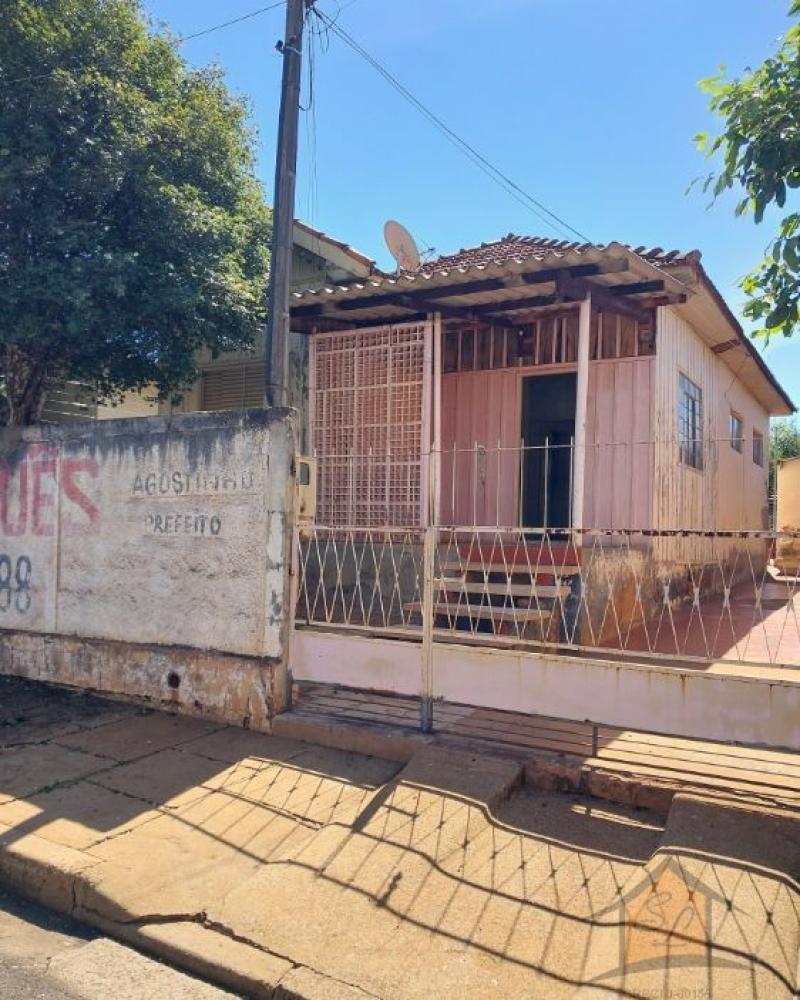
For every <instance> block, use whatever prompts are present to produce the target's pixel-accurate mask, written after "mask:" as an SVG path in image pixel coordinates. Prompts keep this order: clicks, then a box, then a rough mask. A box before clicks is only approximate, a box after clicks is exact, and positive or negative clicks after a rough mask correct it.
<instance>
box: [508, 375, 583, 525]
mask: <svg viewBox="0 0 800 1000" xmlns="http://www.w3.org/2000/svg"><path fill="white" fill-rule="evenodd" d="M576 384H577V376H576V375H575V374H574V373H570V374H567V375H532V376H530V377H528V378H525V379H523V382H522V440H523V442H524V445H525V457H524V461H523V463H522V511H521V514H522V517H521V522H522V525H523V527H531V528H556V529H561V528H569V527H570V519H571V511H572V505H571V491H572V461H573V457H572V452H573V449H572V444H573V440H574V435H575V391H576Z"/></svg>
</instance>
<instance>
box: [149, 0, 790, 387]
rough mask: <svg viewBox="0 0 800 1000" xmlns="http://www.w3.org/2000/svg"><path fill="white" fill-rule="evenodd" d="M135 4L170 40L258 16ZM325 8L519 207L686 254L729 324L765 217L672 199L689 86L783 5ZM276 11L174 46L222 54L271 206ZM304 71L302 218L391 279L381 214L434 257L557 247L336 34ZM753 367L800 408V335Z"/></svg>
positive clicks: (623, 1)
mask: <svg viewBox="0 0 800 1000" xmlns="http://www.w3.org/2000/svg"><path fill="white" fill-rule="evenodd" d="M145 3H146V5H147V9H148V10H149V11H150V13H151V14H152V16H153V17H154V18H155V19H156V20H158V21H163V22H165V23H166V24H168V25H169V26H170V27H171V28H172V30H173V31H174V32H176V33H177V34H189V33H192V32H194V31H198V30H201V29H202V28H205V27H207V26H209V25H213V24H215V23H218V22H219V21H221V20H225V19H227V18H233V17H236V16H238V15H240V14H244V13H247V12H249V11H251V10H253V9H255V8H257V7H259V6H266V2H265V0H228V2H227V3H225V4H220V3H219V0H145ZM339 4H341V14H340V20H339V23H340V24H341V25H342V27H344V28H345V29H346V30H347V31H348V32H349V33H350V34H352V35H353V36H354V37H355V38H356V39H357V40H358V41H359V42H360V43H361V44H362V45H363V46H364V47H365V48H366V49H368V50H369V51H370V53H371V54H372V55H374V56H375V57H376V58H377V59H378V60H379V61H380V62H381V63H383V64H384V65H385V66H386V67H387V68H388V69H389V70H391V71H392V72H393V73H394V74H395V75H396V76H397V77H399V79H400V80H401V81H402V82H403V83H404V84H405V85H406V86H407V87H408V89H409V90H411V91H412V93H414V94H415V95H416V96H417V97H419V98H420V99H421V100H422V101H423V102H424V103H425V104H427V105H428V106H429V107H430V108H431V109H432V110H433V111H434V112H436V113H437V114H438V115H439V116H440V117H442V118H444V120H445V121H446V122H447V123H448V124H449V125H450V126H451V127H452V128H453V129H454V130H455V131H456V132H458V133H459V134H460V135H461V136H463V137H464V138H465V139H467V140H468V141H469V142H470V143H472V144H473V145H474V146H475V147H477V148H478V149H479V150H480V151H481V152H482V153H483V154H484V155H485V156H487V157H488V158H489V159H490V160H492V161H493V162H494V163H495V164H496V165H497V166H498V167H500V168H501V169H502V170H503V171H504V172H505V173H507V174H508V175H509V176H510V177H511V178H513V179H514V180H515V181H516V182H517V183H518V184H519V185H520V186H522V187H523V188H525V189H526V190H527V191H529V192H530V193H531V194H532V195H534V197H536V198H537V199H539V200H540V201H541V202H543V203H544V204H546V205H547V206H548V207H549V208H550V209H552V210H553V211H554V212H556V213H557V214H558V215H560V216H561V217H562V218H564V219H565V220H566V221H567V222H569V223H570V224H571V225H572V226H574V227H575V228H576V229H578V230H580V231H581V232H582V233H585V234H586V235H587V236H588V237H590V238H591V239H592V240H595V241H598V242H606V241H608V240H619V241H621V242H626V243H632V244H634V245H636V244H647V245H648V246H662V247H665V248H672V247H679V248H681V249H692V248H695V247H697V248H699V249H701V250H702V252H703V261H704V264H705V266H706V269H707V270H708V272H709V273H710V275H711V277H712V279H713V280H714V281H715V282H716V283H717V285H718V286H719V288H720V290H721V291H722V293H723V294H724V295H725V297H726V298H727V300H728V302H729V303H730V304H731V306H732V308H733V309H734V311H735V312H736V313H737V314H739V315H740V309H741V305H742V302H743V295H742V293H741V291H740V289H739V288H738V287H737V281H738V279H739V278H740V277H741V276H742V275H743V274H744V273H745V272H746V271H747V270H748V269H749V268H751V267H752V266H753V265H754V264H755V263H756V262H757V261H758V260H759V259H760V258H761V256H762V255H763V252H764V248H765V246H766V244H767V242H768V240H769V237H770V235H771V230H770V228H769V222H770V219H769V218H768V219H767V220H765V223H764V224H762V225H761V226H755V225H754V224H753V222H752V220H751V219H747V218H745V219H735V218H734V217H733V203H734V199H733V198H728V199H724V200H722V201H720V202H718V203H717V204H716V205H715V206H714V207H713V208H711V209H708V208H707V201H708V199H707V197H704V196H703V195H702V193H701V192H700V191H699V190H697V189H696V190H694V191H692V192H691V193H690V194H688V195H687V194H686V189H687V186H688V185H689V183H690V182H691V181H692V179H693V178H695V177H697V176H699V175H701V174H703V173H704V171H705V170H706V169H707V165H706V163H705V162H704V160H703V159H702V157H701V156H700V154H699V153H698V152H697V150H696V148H695V145H694V141H693V137H694V135H695V134H696V133H697V132H699V131H704V130H712V131H713V129H714V127H715V122H714V119H713V118H712V117H711V116H710V115H709V113H708V111H707V101H706V97H705V95H703V94H702V93H701V92H700V91H699V90H698V87H697V81H698V80H700V79H701V78H703V77H705V76H708V75H710V74H712V73H713V72H714V71H715V70H716V69H717V67H719V66H721V65H725V66H727V67H728V70H729V71H730V72H731V73H737V72H741V71H742V70H743V69H744V68H745V67H747V66H749V65H756V64H757V63H758V62H760V61H761V60H762V59H763V58H764V57H765V56H766V55H767V54H768V53H769V52H770V51H772V50H773V49H774V48H775V45H776V41H777V39H778V37H779V36H780V34H781V33H782V32H783V31H784V30H785V29H786V26H787V24H788V23H789V22H788V19H787V18H786V10H787V8H788V6H789V4H788V0H757V2H756V3H753V0H700V2H698V0H670V3H668V4H666V3H658V4H656V3H641V2H638V0H606V2H602V0H571V2H570V3H567V2H566V0H471V2H469V3H464V2H463V0H436V2H435V3H432V2H431V0H392V2H388V0H319V6H320V7H321V9H322V10H324V11H326V12H327V13H328V14H330V15H335V14H336V12H337V10H338V9H339ZM283 16H284V15H283V10H282V8H279V9H278V10H275V11H271V12H269V13H266V14H264V15H262V16H260V17H256V18H253V19H251V20H249V21H246V22H244V23H242V24H239V25H234V26H232V27H229V28H226V29H224V30H222V31H218V32H215V33H214V34H211V35H208V36H206V37H202V38H198V39H195V40H193V41H189V42H187V43H186V44H185V45H184V46H183V51H184V54H185V55H186V56H187V58H189V59H190V60H191V61H192V62H195V63H198V64H202V63H207V62H209V61H211V60H216V61H218V62H219V63H220V64H221V65H222V66H223V67H224V68H225V69H226V71H227V73H228V79H229V82H230V84H231V86H232V87H233V88H234V89H235V90H236V91H237V92H239V93H241V94H244V95H246V96H247V97H248V98H249V99H250V101H251V103H252V107H253V113H254V118H255V121H256V124H257V126H258V129H259V132H260V139H259V172H260V174H261V176H262V178H263V180H264V182H265V184H266V188H267V191H268V193H269V195H270V197H271V191H272V172H273V157H274V142H275V122H276V117H277V107H278V93H279V83H280V72H281V61H280V57H279V56H278V55H277V53H276V52H275V49H274V44H275V41H276V40H277V39H278V38H279V37H280V36H281V34H282V26H283ZM313 64H314V95H313V97H314V100H313V111H309V112H305V113H304V114H303V116H302V120H301V156H300V163H299V167H298V189H297V214H298V216H299V217H300V218H303V219H305V220H307V221H308V222H310V223H311V224H312V225H315V226H318V227H319V228H321V229H324V230H325V231H326V232H329V233H331V234H333V235H334V236H337V237H339V238H341V239H344V240H346V241H347V242H349V243H352V244H353V245H354V246H356V247H358V248H359V249H360V250H363V251H364V252H365V253H368V254H369V255H370V256H373V257H375V258H376V259H377V261H378V263H379V264H381V265H383V266H386V267H388V266H390V265H391V260H390V259H389V258H388V255H387V253H386V251H385V248H384V246H383V239H382V229H383V223H384V221H385V220H386V219H387V218H397V219H399V220H401V221H402V222H403V223H404V224H405V225H406V226H407V227H408V228H409V229H410V230H411V232H412V233H413V234H414V235H415V237H416V238H417V241H418V243H419V244H420V245H421V246H432V247H435V248H436V250H437V251H438V252H442V253H443V252H446V251H450V250H453V249H458V248H459V247H462V246H469V245H472V244H474V243H479V242H481V241H482V240H489V239H493V238H496V237H498V236H501V235H503V234H505V233H508V232H516V233H528V234H537V235H545V236H559V237H563V233H560V232H559V231H557V230H554V229H553V228H551V227H548V226H546V225H544V224H543V223H542V221H541V220H540V219H538V218H537V217H536V216H535V215H533V214H531V213H530V212H529V211H528V210H527V209H526V208H524V207H523V206H521V205H520V204H518V203H517V202H516V201H515V200H514V199H513V198H511V197H510V196H509V195H508V194H507V193H505V192H504V191H503V190H501V189H500V188H499V187H496V186H495V185H494V184H493V183H492V182H491V181H490V180H489V179H488V178H486V177H485V176H484V175H483V174H482V173H481V172H480V171H479V170H478V169H477V168H476V167H475V166H474V165H473V164H471V163H470V162H469V161H468V160H467V159H466V158H464V157H463V156H462V155H461V154H460V153H459V152H458V151H457V150H455V149H454V148H453V147H452V146H451V145H450V144H449V143H448V142H447V141H446V140H445V139H444V137H443V136H441V135H440V133H438V132H437V131H436V130H435V129H434V128H433V127H432V126H431V125H430V124H429V123H428V122H427V121H425V120H424V119H423V118H422V117H421V116H420V115H419V114H418V112H416V111H414V110H413V109H412V108H411V107H409V106H408V105H407V104H406V103H405V102H404V101H403V100H402V99H401V98H400V96H399V95H397V94H396V93H395V92H394V91H393V90H392V89H390V88H389V87H388V85H387V84H386V83H385V82H384V81H383V80H382V79H381V78H380V77H379V76H378V75H377V74H376V73H375V71H374V70H373V69H371V68H370V67H369V66H368V65H367V64H366V63H364V62H363V61H362V60H361V59H360V58H359V57H358V56H357V55H356V54H355V53H354V52H352V51H351V50H350V49H349V48H347V47H345V46H344V44H343V43H342V42H341V41H339V40H338V39H337V38H335V37H331V38H330V39H329V44H327V45H324V44H323V40H322V39H319V40H317V41H316V42H315V45H314V59H313ZM305 82H306V84H307V80H306V81H305ZM307 97H308V93H307V86H306V99H307ZM774 218H775V217H774V216H773V217H772V221H773V223H774ZM773 228H774V227H773ZM766 357H767V360H768V362H769V364H770V365H771V366H772V368H773V370H774V371H775V372H776V374H777V375H778V377H779V378H780V379H781V381H782V382H783V384H784V386H785V387H786V388H787V390H788V391H789V393H790V395H792V397H793V398H794V399H795V400H796V401H797V402H798V403H799V404H800V335H798V337H796V338H795V339H794V340H792V341H780V342H775V343H774V344H772V345H770V347H769V348H768V350H767V355H766Z"/></svg>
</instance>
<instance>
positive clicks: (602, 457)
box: [584, 357, 655, 528]
mask: <svg viewBox="0 0 800 1000" xmlns="http://www.w3.org/2000/svg"><path fill="white" fill-rule="evenodd" d="M654 380H655V359H654V358H652V357H650V358H624V359H620V360H618V361H593V362H591V363H590V364H589V398H588V404H587V412H586V467H585V473H584V475H585V490H584V527H586V528H649V527H651V526H652V509H653V469H654V464H653V462H654V457H653V456H654V447H653V444H652V441H653V391H654V385H655V381H654Z"/></svg>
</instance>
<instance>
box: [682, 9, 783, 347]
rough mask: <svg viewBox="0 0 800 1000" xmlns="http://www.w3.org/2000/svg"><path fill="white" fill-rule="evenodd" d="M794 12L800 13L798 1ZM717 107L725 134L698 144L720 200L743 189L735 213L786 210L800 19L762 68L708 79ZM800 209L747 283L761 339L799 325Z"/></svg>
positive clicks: (757, 215)
mask: <svg viewBox="0 0 800 1000" xmlns="http://www.w3.org/2000/svg"><path fill="white" fill-rule="evenodd" d="M789 13H790V15H797V14H800V0H793V2H792V4H791V8H790V11H789ZM700 86H701V88H702V89H704V90H705V91H706V92H707V93H709V94H710V95H711V97H710V107H711V109H712V110H713V111H715V112H716V113H717V114H718V115H720V116H721V118H722V119H723V123H724V128H723V131H722V132H721V134H720V135H718V136H716V137H715V138H714V139H710V138H709V136H708V135H706V134H701V135H699V136H698V137H697V139H698V144H699V146H700V148H701V149H704V150H705V151H706V153H707V155H708V156H709V157H712V158H713V157H715V156H719V157H721V161H722V165H721V169H720V170H719V172H717V173H712V174H711V175H710V176H709V177H708V178H707V179H706V182H705V189H706V190H708V189H711V190H712V192H713V195H714V197H715V198H716V197H717V196H718V195H720V194H721V193H722V192H723V191H725V190H726V189H729V188H733V187H734V185H738V186H740V187H741V188H742V189H743V191H744V195H745V197H744V198H743V199H742V200H741V201H740V202H739V203H738V205H737V206H736V214H737V215H743V214H745V213H747V212H752V214H753V218H754V220H755V222H756V223H760V222H761V221H762V219H763V217H764V212H765V211H766V209H767V207H768V206H770V205H776V206H778V207H779V208H784V207H785V205H786V200H787V195H788V194H789V192H790V190H791V189H794V188H798V187H800V24H793V25H792V26H791V27H790V28H789V30H788V31H787V32H786V35H785V36H784V38H783V41H782V43H781V45H780V47H779V48H778V51H777V52H776V53H775V54H774V55H772V56H770V57H769V58H768V59H766V60H765V61H764V62H763V63H762V64H761V65H760V66H759V67H758V68H757V69H754V70H748V71H747V72H746V73H745V74H744V75H743V76H742V77H740V78H737V79H734V80H728V79H726V77H725V74H724V70H721V71H720V73H718V74H717V75H716V76H712V77H710V78H709V79H707V80H703V81H702V82H701V84H700ZM799 279H800V213H798V212H794V211H793V212H790V213H789V214H787V215H785V216H784V218H783V219H782V220H781V222H780V224H779V226H778V233H777V236H775V237H774V239H772V240H771V242H770V244H769V248H768V250H767V253H766V257H765V258H764V260H762V261H761V263H760V264H758V266H757V267H756V268H755V269H754V270H753V271H752V272H751V273H750V274H748V275H747V276H746V277H745V278H744V280H743V281H742V287H743V289H744V291H745V292H746V294H747V296H748V299H749V301H748V302H747V303H746V305H745V307H744V312H745V315H746V316H748V317H749V318H750V319H752V320H753V321H755V322H756V323H760V324H761V327H760V328H759V329H758V330H757V331H756V333H755V334H754V336H764V337H766V338H767V339H768V338H769V337H770V336H772V335H774V334H778V333H781V334H783V335H784V336H786V337H788V336H791V334H792V333H794V331H795V330H796V328H797V324H798V322H800V280H799Z"/></svg>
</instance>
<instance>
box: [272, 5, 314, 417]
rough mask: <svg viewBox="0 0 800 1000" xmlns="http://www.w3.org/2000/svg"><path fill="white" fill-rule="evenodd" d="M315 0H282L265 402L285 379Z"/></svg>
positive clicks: (277, 395)
mask: <svg viewBox="0 0 800 1000" xmlns="http://www.w3.org/2000/svg"><path fill="white" fill-rule="evenodd" d="M313 3H314V0H287V4H286V35H285V40H284V41H283V42H279V43H278V51H279V52H280V53H281V54H282V55H283V79H282V82H281V108H280V116H279V118H278V148H277V152H276V155H275V194H274V197H273V199H272V258H271V260H270V272H269V291H268V293H267V332H266V337H265V343H264V405H265V406H286V404H287V395H288V394H287V387H288V382H289V377H288V376H289V290H290V286H291V280H292V229H293V226H294V191H295V182H296V179H297V131H298V119H299V117H300V69H301V64H302V51H303V20H304V18H305V13H306V10H307V9H309V8H311V7H312V6H313Z"/></svg>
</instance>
